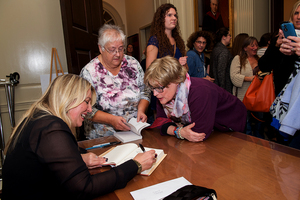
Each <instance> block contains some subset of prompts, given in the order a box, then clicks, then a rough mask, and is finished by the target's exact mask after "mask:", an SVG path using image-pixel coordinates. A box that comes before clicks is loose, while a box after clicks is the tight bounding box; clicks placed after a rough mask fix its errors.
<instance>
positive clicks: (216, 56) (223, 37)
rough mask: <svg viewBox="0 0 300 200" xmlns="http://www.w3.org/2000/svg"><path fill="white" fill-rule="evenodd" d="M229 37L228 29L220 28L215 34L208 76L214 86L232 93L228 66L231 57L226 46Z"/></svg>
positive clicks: (228, 42)
mask: <svg viewBox="0 0 300 200" xmlns="http://www.w3.org/2000/svg"><path fill="white" fill-rule="evenodd" d="M230 40H231V35H230V32H229V29H228V28H225V27H223V28H220V29H219V30H218V31H217V33H216V41H217V44H216V45H215V47H214V48H213V50H212V52H211V55H210V72H209V74H210V76H211V77H212V78H214V79H215V82H214V83H215V84H217V85H218V86H220V87H221V88H224V89H225V90H226V91H228V92H229V93H232V86H233V85H232V82H231V80H230V64H231V60H232V55H231V53H230V51H229V50H228V48H227V46H228V45H229V44H230Z"/></svg>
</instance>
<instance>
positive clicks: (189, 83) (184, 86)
mask: <svg viewBox="0 0 300 200" xmlns="http://www.w3.org/2000/svg"><path fill="white" fill-rule="evenodd" d="M144 80H145V84H146V85H148V86H149V88H150V89H151V90H152V91H153V95H154V96H155V97H156V98H157V99H158V101H159V102H158V103H157V106H156V110H157V118H156V120H155V122H154V123H153V125H152V126H151V127H152V128H154V127H159V128H160V130H161V134H163V135H173V136H175V137H177V138H178V139H187V140H189V141H191V142H200V141H203V140H205V139H207V138H208V137H209V136H210V134H211V133H212V131H213V129H215V128H216V129H219V130H220V131H239V132H242V131H244V127H245V124H246V115H247V113H246V108H245V106H244V104H243V103H242V102H241V101H240V100H238V99H237V98H236V97H235V96H233V95H232V94H230V93H229V92H227V91H225V90H224V89H222V88H220V87H219V86H217V85H216V84H214V83H212V82H210V81H207V80H204V79H202V78H197V77H190V76H189V74H188V73H187V70H186V69H185V68H184V67H182V66H181V65H180V63H179V61H178V60H177V59H176V58H173V57H171V56H166V57H163V58H158V59H156V60H155V61H154V62H153V63H152V64H151V65H150V66H149V68H148V69H147V70H146V73H145V79H144Z"/></svg>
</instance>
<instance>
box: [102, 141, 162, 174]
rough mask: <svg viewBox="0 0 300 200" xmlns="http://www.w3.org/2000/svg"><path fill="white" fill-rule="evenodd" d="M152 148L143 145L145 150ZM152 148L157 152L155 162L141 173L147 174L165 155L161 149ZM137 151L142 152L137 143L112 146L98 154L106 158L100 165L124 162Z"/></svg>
mask: <svg viewBox="0 0 300 200" xmlns="http://www.w3.org/2000/svg"><path fill="white" fill-rule="evenodd" d="M152 149H153V148H147V147H145V150H146V151H149V150H152ZM153 150H155V152H156V154H157V158H156V163H154V165H153V166H152V167H151V168H150V169H148V170H144V171H142V172H141V175H146V176H149V175H150V174H151V173H152V172H153V171H154V170H155V169H156V167H157V166H158V165H159V164H160V162H161V161H162V160H163V159H164V158H165V156H166V155H167V154H165V153H164V151H163V150H162V149H153ZM138 153H143V151H142V150H141V148H140V147H139V146H138V145H137V144H134V143H128V144H123V145H118V146H116V147H112V148H111V149H109V150H108V151H106V152H104V153H103V154H101V155H100V156H104V157H106V158H107V159H108V160H107V162H106V163H104V164H102V165H111V166H118V165H120V164H122V163H124V162H126V161H127V160H130V159H133V158H134V157H135V156H136V155H137V154H138Z"/></svg>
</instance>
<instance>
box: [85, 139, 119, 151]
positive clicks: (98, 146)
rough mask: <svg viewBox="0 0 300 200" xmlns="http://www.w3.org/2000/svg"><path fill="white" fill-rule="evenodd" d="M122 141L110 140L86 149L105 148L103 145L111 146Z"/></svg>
mask: <svg viewBox="0 0 300 200" xmlns="http://www.w3.org/2000/svg"><path fill="white" fill-rule="evenodd" d="M120 143H121V142H117V141H114V142H108V143H104V144H97V145H94V146H92V147H89V148H86V149H85V150H90V149H95V148H103V147H108V146H111V145H114V144H120Z"/></svg>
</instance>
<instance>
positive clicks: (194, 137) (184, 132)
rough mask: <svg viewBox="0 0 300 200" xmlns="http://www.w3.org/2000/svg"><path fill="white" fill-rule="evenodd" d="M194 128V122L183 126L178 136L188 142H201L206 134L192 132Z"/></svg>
mask: <svg viewBox="0 0 300 200" xmlns="http://www.w3.org/2000/svg"><path fill="white" fill-rule="evenodd" d="M194 126H195V122H194V123H192V124H190V125H188V126H185V127H183V128H182V129H181V131H180V134H181V136H182V137H184V138H185V139H187V140H188V141H190V142H201V141H203V140H204V138H205V136H206V134H205V133H197V132H195V131H192V128H193V127H194Z"/></svg>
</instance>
